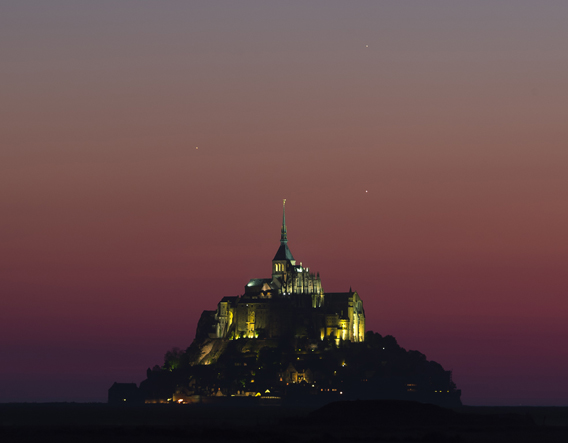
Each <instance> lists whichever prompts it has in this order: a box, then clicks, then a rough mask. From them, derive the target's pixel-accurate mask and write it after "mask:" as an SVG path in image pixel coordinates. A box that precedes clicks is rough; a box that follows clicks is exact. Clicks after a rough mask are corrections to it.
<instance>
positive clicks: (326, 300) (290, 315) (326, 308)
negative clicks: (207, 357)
mask: <svg viewBox="0 0 568 443" xmlns="http://www.w3.org/2000/svg"><path fill="white" fill-rule="evenodd" d="M198 329H200V330H201V331H202V333H206V334H207V336H208V337H209V338H218V339H227V338H228V339H239V338H248V339H251V338H264V339H273V338H281V337H299V338H307V339H311V340H316V339H317V340H324V339H326V338H327V339H330V340H334V341H335V342H336V343H337V344H339V343H340V342H341V341H352V342H362V341H363V340H364V338H365V311H364V310H363V302H362V301H361V298H360V297H359V295H358V294H357V292H354V291H352V290H351V289H349V292H338V293H325V292H324V290H323V288H322V284H321V280H320V276H319V273H317V274H315V273H313V272H310V270H309V269H308V268H307V267H306V268H305V267H303V266H302V264H301V263H300V264H298V263H297V262H296V260H295V259H294V256H293V255H292V252H291V251H290V249H289V247H288V235H287V230H286V200H284V204H283V211H282V229H281V231H280V246H279V248H278V250H277V251H276V255H275V256H274V258H273V260H272V276H271V277H269V278H254V279H251V280H250V281H249V282H248V283H247V285H246V286H245V292H244V294H243V295H241V296H233V297H224V298H223V299H222V300H221V301H220V302H219V304H218V307H217V310H216V311H205V312H204V313H203V315H202V317H201V320H200V326H199V328H198ZM203 335H205V334H203Z"/></svg>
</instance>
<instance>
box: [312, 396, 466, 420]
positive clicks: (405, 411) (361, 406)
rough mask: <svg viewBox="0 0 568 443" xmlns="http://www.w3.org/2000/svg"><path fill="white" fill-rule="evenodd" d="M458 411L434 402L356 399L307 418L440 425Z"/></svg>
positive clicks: (323, 409) (321, 410) (334, 404)
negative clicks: (436, 404) (433, 403)
mask: <svg viewBox="0 0 568 443" xmlns="http://www.w3.org/2000/svg"><path fill="white" fill-rule="evenodd" d="M458 415H459V414H457V413H456V412H454V411H452V410H451V409H445V408H442V407H440V406H435V405H431V404H424V403H418V402H415V401H404V400H356V401H339V402H335V403H330V404H328V405H325V406H324V407H322V408H320V409H318V410H316V411H313V412H311V413H310V414H309V416H308V418H309V419H313V420H314V421H318V422H320V423H324V422H325V423H337V424H342V423H345V424H352V423H354V422H355V423H367V424H369V425H373V426H438V425H449V424H452V423H454V422H455V421H456V418H457V416H458Z"/></svg>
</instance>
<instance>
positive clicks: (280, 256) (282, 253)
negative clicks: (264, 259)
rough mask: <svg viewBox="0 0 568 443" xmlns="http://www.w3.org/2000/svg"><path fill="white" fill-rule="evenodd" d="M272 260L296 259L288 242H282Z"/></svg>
mask: <svg viewBox="0 0 568 443" xmlns="http://www.w3.org/2000/svg"><path fill="white" fill-rule="evenodd" d="M272 260H294V257H293V256H292V253H291V252H290V249H289V248H288V245H287V244H286V243H281V244H280V247H279V248H278V251H276V255H275V256H274V258H273V259H272Z"/></svg>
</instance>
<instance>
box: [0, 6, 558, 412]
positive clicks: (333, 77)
mask: <svg viewBox="0 0 568 443" xmlns="http://www.w3.org/2000/svg"><path fill="white" fill-rule="evenodd" d="M566 23H568V2H566V1H564V0H558V1H539V2H534V1H532V0H515V1H513V0H508V1H507V0H503V1H499V2H494V1H489V0H488V1H467V2H465V1H462V2H456V1H454V0H448V1H428V2H415V1H400V0H397V1H388V2H387V1H357V2H340V1H332V0H325V1H297V2H294V1H286V2H272V1H238V2H235V1H225V2H220V1H201V2H190V1H181V0H179V1H166V0H160V1H157V0H155V1H144V2H140V1H134V0H121V1H120V2H117V1H115V0H97V1H96V2H95V1H87V0H83V1H81V0H68V1H61V0H51V1H49V2H46V1H42V0H36V1H25V0H13V1H9V0H5V1H2V3H1V4H0V251H1V254H0V362H1V364H0V402H5V401H106V397H107V389H108V388H109V387H110V386H111V384H112V383H113V382H115V381H118V382H133V381H135V382H140V381H141V380H142V379H144V378H145V373H146V368H148V367H151V366H154V365H155V364H161V363H162V362H163V355H164V353H165V352H166V351H167V350H169V349H171V348H172V347H174V346H175V347H180V348H186V347H187V346H189V345H190V343H191V341H192V339H193V337H194V333H195V327H196V324H197V321H198V319H199V316H200V314H201V312H202V310H204V309H215V308H216V304H217V302H218V301H219V300H220V298H221V297H223V296H230V295H238V294H241V293H242V292H243V288H244V285H245V284H246V283H247V282H248V280H249V279H250V278H253V277H255V278H261V277H266V276H269V275H270V272H271V271H270V269H271V268H270V265H271V260H272V257H273V255H274V253H275V252H276V250H277V248H278V246H279V235H280V220H281V199H282V198H287V199H288V203H287V222H288V238H289V246H290V249H291V251H292V252H293V254H294V256H295V258H296V259H297V260H298V261H301V262H303V264H304V265H305V266H309V267H310V269H311V270H313V271H319V272H320V274H321V278H322V284H323V287H324V290H326V291H328V292H333V291H345V290H348V289H349V287H350V286H352V287H353V289H355V290H357V291H358V292H359V294H360V296H361V297H362V299H363V301H364V306H365V312H366V316H367V325H368V329H371V330H374V331H376V332H379V333H381V334H382V335H387V334H391V335H394V336H395V337H396V338H397V340H398V342H399V344H400V345H401V346H403V347H405V348H406V349H417V350H419V351H421V352H423V353H424V354H426V356H427V357H428V358H429V359H433V360H436V361H438V362H439V363H441V364H442V365H443V366H444V368H446V369H451V370H453V378H454V381H455V382H456V383H457V385H458V388H461V389H462V392H463V394H462V400H463V402H464V403H465V404H469V405H518V404H523V405H527V404H530V405H568V378H567V377H566V374H567V373H568V350H567V345H568V321H567V317H568V301H567V294H568V270H567V269H568V248H567V245H568V205H567V202H568V143H567V141H568V124H567V113H568V49H567V46H566V43H567V42H568V27H567V26H566ZM196 147H199V149H196ZM367 191H368V192H367Z"/></svg>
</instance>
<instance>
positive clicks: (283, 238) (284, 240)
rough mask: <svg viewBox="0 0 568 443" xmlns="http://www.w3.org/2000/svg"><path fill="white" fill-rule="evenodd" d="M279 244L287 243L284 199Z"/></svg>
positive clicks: (284, 200) (283, 201)
mask: <svg viewBox="0 0 568 443" xmlns="http://www.w3.org/2000/svg"><path fill="white" fill-rule="evenodd" d="M280 243H288V234H287V233H286V199H283V200H282V230H281V231H280Z"/></svg>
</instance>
